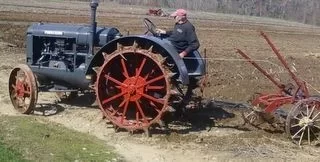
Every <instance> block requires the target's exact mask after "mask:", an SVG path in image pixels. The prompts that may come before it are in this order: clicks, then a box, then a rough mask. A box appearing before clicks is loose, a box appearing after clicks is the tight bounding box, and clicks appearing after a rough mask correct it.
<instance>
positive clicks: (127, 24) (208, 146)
mask: <svg viewBox="0 0 320 162" xmlns="http://www.w3.org/2000/svg"><path fill="white" fill-rule="evenodd" d="M146 11H147V8H143V7H136V6H120V5H117V4H114V3H101V4H100V5H99V7H98V13H97V16H98V18H97V22H98V25H99V26H112V27H117V28H118V29H120V31H121V32H122V33H123V34H126V33H127V32H128V31H129V32H130V34H142V33H144V32H145V28H144V26H143V23H142V19H143V18H144V17H146V15H145V13H146ZM168 11H171V10H168ZM149 18H150V19H151V20H152V21H154V23H155V24H156V25H158V26H159V27H161V28H164V29H169V28H170V27H171V26H172V24H173V20H171V19H169V18H163V17H161V18H160V17H149ZM190 21H191V22H192V23H194V25H195V27H196V30H197V34H198V37H199V40H200V43H201V48H200V51H203V50H204V49H205V48H206V50H207V57H208V58H207V61H208V74H209V81H210V84H209V87H207V88H206V90H205V97H206V98H211V99H214V100H216V101H224V102H232V103H247V101H248V100H249V99H250V98H251V97H252V95H253V94H254V93H256V92H270V91H275V87H274V85H272V83H271V82H270V81H269V80H267V79H266V78H265V77H264V76H263V75H262V74H260V73H259V72H258V71H257V70H255V68H253V67H252V66H251V65H249V64H248V63H247V62H245V61H244V60H243V59H242V58H241V57H240V56H238V54H236V52H235V48H240V49H242V50H243V51H245V52H247V53H248V54H249V55H250V56H251V57H253V58H254V59H255V60H256V61H257V62H258V63H259V64H260V65H262V66H263V67H264V68H265V69H267V70H268V72H269V73H272V74H273V75H275V76H276V77H277V78H278V79H279V80H281V81H282V82H284V83H288V82H289V79H290V77H289V76H288V74H287V72H286V71H285V70H284V69H283V67H282V66H281V65H280V62H279V61H278V60H277V59H276V57H275V55H274V54H273V53H272V51H271V49H270V48H269V46H268V45H267V44H266V42H265V41H264V40H263V39H262V37H261V36H259V31H260V30H263V31H264V32H265V33H267V34H268V35H269V36H270V38H271V39H272V41H273V42H274V43H275V45H276V46H277V47H278V49H280V52H281V53H282V54H283V55H284V56H285V58H286V60H287V61H288V63H289V65H290V67H291V68H292V69H296V73H297V74H298V76H299V77H300V78H302V79H303V80H305V81H306V82H307V85H308V87H309V88H310V92H311V93H312V94H318V92H319V90H320V84H319V83H320V82H319V81H320V77H319V74H320V66H319V63H320V43H319V40H320V28H318V27H314V26H309V25H304V24H299V23H295V22H285V21H280V20H274V19H268V18H256V17H243V16H235V15H222V14H214V13H204V12H191V13H190ZM34 22H57V23H80V24H86V23H88V22H89V6H88V3H87V2H86V3H84V2H74V1H60V0H59V1H58V0H56V1H47V2H44V1H40V0H0V59H1V62H0V76H2V77H1V78H0V87H1V88H0V98H1V99H0V104H1V107H0V114H3V115H19V114H18V113H17V112H15V111H14V110H13V107H12V105H11V102H10V99H9V96H8V91H7V89H8V87H7V86H8V85H7V83H8V76H9V73H10V70H11V69H12V68H13V67H14V66H15V65H16V64H18V63H24V62H25V53H24V51H25V34H26V33H25V32H26V29H27V27H28V25H30V24H31V23H34ZM89 100H90V98H88V97H87V96H80V97H79V98H78V99H75V100H74V101H72V103H71V104H63V103H57V98H56V97H55V95H54V94H50V93H40V94H39V104H38V105H39V107H42V108H44V109H46V108H47V109H48V110H47V111H45V112H44V113H43V114H41V113H36V114H34V115H38V116H39V118H43V119H44V120H49V121H53V122H57V123H61V124H63V125H65V126H66V127H69V128H72V129H75V130H78V131H81V132H87V133H89V134H91V135H94V136H96V137H98V138H100V139H103V140H105V141H106V143H107V144H110V145H113V146H114V147H115V149H116V151H117V152H118V153H120V154H121V155H122V156H124V157H125V158H126V159H127V160H128V161H139V162H140V161H145V162H149V161H159V162H160V161H175V162H177V161H257V160H258V161H270V160H272V161H317V160H318V159H319V157H320V156H319V153H320V151H319V149H318V148H317V147H310V146H304V147H298V146H296V145H295V144H293V143H292V142H291V141H290V140H289V139H288V138H287V136H286V135H285V134H284V133H283V132H282V131H274V132H267V131H263V130H256V129H253V130H251V129H247V128H246V127H243V126H242V122H243V121H242V119H241V117H240V116H239V111H240V110H237V109H231V108H230V106H228V105H223V106H222V107H221V108H216V109H213V110H204V111H202V112H200V113H195V114H192V115H191V116H192V117H191V119H190V122H181V123H172V124H170V128H171V129H172V132H171V133H170V134H169V135H166V134H162V133H154V134H153V137H152V138H147V137H144V135H143V134H133V135H132V134H129V133H127V132H119V133H115V132H114V130H113V129H112V128H111V126H110V125H107V124H106V122H105V121H104V120H102V118H101V117H102V116H101V113H100V110H99V109H98V108H96V107H90V106H89V104H86V101H88V102H89ZM80 101H82V102H80ZM217 103H219V102H217ZM215 107H217V106H215ZM203 114H205V118H204V117H203ZM208 114H209V115H208ZM208 116H209V117H208Z"/></svg>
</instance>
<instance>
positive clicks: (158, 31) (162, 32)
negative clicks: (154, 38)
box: [156, 28, 166, 34]
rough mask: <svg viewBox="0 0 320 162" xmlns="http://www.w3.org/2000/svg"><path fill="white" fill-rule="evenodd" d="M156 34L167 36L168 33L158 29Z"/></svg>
mask: <svg viewBox="0 0 320 162" xmlns="http://www.w3.org/2000/svg"><path fill="white" fill-rule="evenodd" d="M156 32H157V33H158V34H166V31H165V30H162V29H158V28H157V29H156Z"/></svg>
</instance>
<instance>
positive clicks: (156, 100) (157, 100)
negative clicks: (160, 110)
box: [140, 93, 164, 105]
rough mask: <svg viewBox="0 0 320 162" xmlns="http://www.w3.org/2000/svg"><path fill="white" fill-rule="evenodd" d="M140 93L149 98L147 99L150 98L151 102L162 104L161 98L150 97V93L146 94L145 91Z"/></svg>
mask: <svg viewBox="0 0 320 162" xmlns="http://www.w3.org/2000/svg"><path fill="white" fill-rule="evenodd" d="M140 95H142V96H143V97H145V98H147V99H149V100H151V101H153V102H157V103H160V104H162V105H163V104H164V100H163V99H157V98H155V97H152V96H150V95H147V94H145V93H140Z"/></svg>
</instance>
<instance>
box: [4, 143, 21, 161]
mask: <svg viewBox="0 0 320 162" xmlns="http://www.w3.org/2000/svg"><path fill="white" fill-rule="evenodd" d="M0 161H17V162H18V161H19V162H24V161H27V160H24V159H23V158H22V155H21V154H19V153H17V152H16V151H15V150H11V149H9V148H6V146H5V145H4V144H3V143H0Z"/></svg>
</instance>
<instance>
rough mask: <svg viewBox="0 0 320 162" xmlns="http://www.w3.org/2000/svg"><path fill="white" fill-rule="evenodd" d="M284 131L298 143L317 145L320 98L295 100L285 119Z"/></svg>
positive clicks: (319, 126) (319, 132) (319, 129)
mask: <svg viewBox="0 0 320 162" xmlns="http://www.w3.org/2000/svg"><path fill="white" fill-rule="evenodd" d="M286 133H287V134H288V136H289V138H291V139H292V140H293V142H294V143H297V144H298V145H304V144H308V145H318V144H319V142H320V140H319V138H320V98H317V97H310V98H307V99H303V100H301V101H299V102H297V103H296V104H295V105H294V107H293V108H292V109H291V111H290V112H289V114H288V116H287V120H286Z"/></svg>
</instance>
